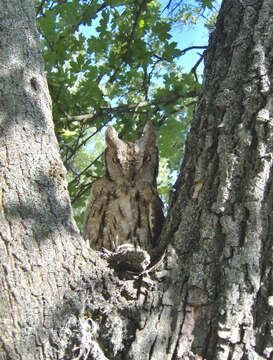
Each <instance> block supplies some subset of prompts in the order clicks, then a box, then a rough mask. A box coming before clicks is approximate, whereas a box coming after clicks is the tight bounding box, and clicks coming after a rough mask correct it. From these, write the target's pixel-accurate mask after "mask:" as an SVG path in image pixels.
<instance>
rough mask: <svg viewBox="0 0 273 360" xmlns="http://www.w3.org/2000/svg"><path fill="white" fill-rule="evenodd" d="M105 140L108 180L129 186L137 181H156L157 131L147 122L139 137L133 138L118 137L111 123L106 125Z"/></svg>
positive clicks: (151, 182) (137, 182)
mask: <svg viewBox="0 0 273 360" xmlns="http://www.w3.org/2000/svg"><path fill="white" fill-rule="evenodd" d="M105 140H106V143H107V148H106V150H105V170H106V176H107V177H108V178H109V179H110V180H111V181H114V182H116V183H118V184H121V185H130V186H135V185H136V184H139V183H140V182H141V183H143V182H144V183H150V184H153V185H155V182H156V177H157V173H158V150H157V145H156V140H157V138H156V133H155V130H154V128H153V126H152V124H151V123H150V122H148V123H147V124H146V125H145V127H144V130H143V135H142V137H141V138H140V139H138V140H136V141H135V142H126V141H123V140H121V139H119V137H118V133H117V132H116V130H115V129H114V128H113V127H112V126H109V127H108V129H107V131H106V136H105Z"/></svg>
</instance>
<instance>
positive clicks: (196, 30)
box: [82, 0, 221, 74]
mask: <svg viewBox="0 0 273 360" xmlns="http://www.w3.org/2000/svg"><path fill="white" fill-rule="evenodd" d="M159 1H160V2H161V3H162V5H163V8H164V7H165V6H166V5H167V4H168V2H169V0H159ZM219 2H221V0H215V3H216V6H217V5H218V6H219ZM189 3H191V4H193V5H196V1H195V0H187V4H189ZM218 6H217V7H218ZM208 14H209V11H206V12H205V13H204V17H200V18H199V22H198V23H197V24H189V25H186V26H183V27H182V26H181V25H176V26H175V27H174V28H173V29H172V30H171V35H172V38H171V39H170V41H175V42H177V47H178V48H179V49H180V50H183V49H185V48H188V47H190V46H206V45H207V44H208V39H209V32H208V30H207V28H205V27H204V23H205V21H206V19H205V17H206V16H207V15H208ZM164 16H167V12H165V13H164ZM98 24H99V18H98V19H95V20H94V22H93V24H92V27H82V31H83V33H84V35H85V36H87V37H88V36H91V35H92V34H94V33H96V31H95V28H96V26H97V25H98ZM203 51H204V50H203V49H194V50H190V51H187V52H186V53H185V54H184V55H183V56H181V58H180V59H179V60H178V64H179V65H181V66H182V67H183V69H184V70H185V72H189V71H191V69H192V67H193V66H194V65H195V64H196V62H197V61H198V60H199V59H200V55H198V53H202V52H203ZM198 73H200V74H202V73H203V63H201V64H200V65H199V67H198Z"/></svg>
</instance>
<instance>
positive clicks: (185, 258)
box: [0, 0, 273, 360]
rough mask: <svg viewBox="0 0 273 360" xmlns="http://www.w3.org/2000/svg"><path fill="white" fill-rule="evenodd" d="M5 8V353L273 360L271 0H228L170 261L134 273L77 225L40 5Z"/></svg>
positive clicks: (1, 213)
mask: <svg viewBox="0 0 273 360" xmlns="http://www.w3.org/2000/svg"><path fill="white" fill-rule="evenodd" d="M0 14H1V24H0V45H1V52H0V72H1V83H0V104H1V108H0V135H1V137H0V146H1V151H0V174H1V189H0V191H1V193H0V219H1V221H0V257H1V259H0V260H1V267H0V279H1V292H0V359H15V360H17V359H23V360H31V359H35V360H36V359H73V358H75V359H76V358H77V359H84V358H86V359H87V358H88V359H104V360H105V359H109V360H110V359H111V360H112V359H115V360H121V359H126V360H127V359H128V360H161V359H162V360H178V359H221V360H222V359H228V360H231V359H270V358H272V356H273V350H272V349H273V344H272V328H273V325H272V315H273V314H272V311H273V310H272V308H273V300H272V285H273V278H272V242H273V237H272V233H273V231H272V230H273V229H272V228H273V224H272V198H273V197H272V195H273V189H272V186H273V185H272V152H273V143H272V138H273V137H272V126H273V120H272V104H273V99H272V63H273V53H272V43H273V22H272V19H273V16H272V15H273V14H272V1H271V0H255V1H254V0H253V1H250V0H248V1H247V0H241V1H239V0H224V1H223V4H222V9H221V11H220V14H219V18H218V22H217V27H216V30H215V32H214V33H213V34H212V36H211V39H210V44H209V47H208V50H207V56H206V72H205V80H204V84H203V89H202V94H201V96H200V99H199V101H198V104H197V107H196V110H195V115H194V119H193V122H192V126H191V131H190V134H189V136H188V139H187V144H186V152H185V158H184V160H183V165H182V169H181V174H180V176H179V178H178V180H177V183H176V186H175V190H174V193H173V195H172V200H171V203H170V209H169V213H168V217H167V220H166V223H165V226H164V229H163V233H162V235H161V242H162V244H165V243H166V242H168V243H169V245H168V249H167V255H166V257H165V259H164V262H163V264H162V265H161V267H160V268H159V269H158V270H157V271H156V272H155V273H154V274H151V275H150V277H149V276H144V277H142V278H141V277H140V278H139V279H131V280H120V279H119V278H118V277H117V274H115V273H114V271H113V270H111V269H109V267H107V266H106V265H105V263H104V262H103V261H102V260H100V259H99V258H98V257H97V255H96V253H94V252H93V251H92V250H91V249H89V248H88V247H87V245H86V243H85V242H84V241H83V240H82V238H81V237H80V234H79V232H78V230H77V228H76V226H75V224H74V221H73V218H72V214H71V207H70V201H69V198H68V193H67V190H66V180H65V170H64V168H63V165H62V163H61V161H60V157H59V155H58V146H57V142H56V139H55V135H54V132H53V123H52V118H51V105H50V99H49V95H48V89H47V85H46V81H45V77H44V74H43V67H42V64H41V57H40V54H39V43H38V39H37V32H36V28H35V19H34V15H33V14H34V13H33V6H32V3H31V1H29V0H21V1H19V2H18V1H16V0H9V1H7V0H4V1H2V2H1V3H0Z"/></svg>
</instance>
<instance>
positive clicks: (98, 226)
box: [83, 178, 111, 249]
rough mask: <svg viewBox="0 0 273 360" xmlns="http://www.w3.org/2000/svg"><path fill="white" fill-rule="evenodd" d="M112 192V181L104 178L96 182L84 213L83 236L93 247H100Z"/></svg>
mask: <svg viewBox="0 0 273 360" xmlns="http://www.w3.org/2000/svg"><path fill="white" fill-rule="evenodd" d="M110 192H111V182H110V181H109V180H107V179H106V178H102V179H100V180H97V181H96V182H94V184H93V186H92V190H91V194H90V197H89V200H88V204H87V208H86V210H85V215H84V225H83V236H84V238H85V239H87V240H89V242H90V245H91V247H92V248H95V249H100V248H101V245H100V240H102V233H103V228H104V218H105V213H106V208H107V203H108V199H109V193H110Z"/></svg>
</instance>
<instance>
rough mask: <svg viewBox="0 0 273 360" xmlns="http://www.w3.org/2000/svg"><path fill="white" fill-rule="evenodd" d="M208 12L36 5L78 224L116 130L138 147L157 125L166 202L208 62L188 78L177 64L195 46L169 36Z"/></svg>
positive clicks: (125, 4)
mask: <svg viewBox="0 0 273 360" xmlns="http://www.w3.org/2000/svg"><path fill="white" fill-rule="evenodd" d="M211 3H212V1H199V2H197V4H196V5H195V6H194V5H189V4H187V3H184V2H181V3H172V2H171V1H170V2H169V3H168V4H167V5H166V6H163V5H162V4H161V3H159V2H156V1H146V0H144V1H136V2H131V1H129V0H126V1H110V2H104V1H101V0H97V1H92V2H91V1H82V0H73V1H54V0H48V1H36V15H37V17H38V29H39V32H40V35H41V40H42V41H41V42H42V49H43V56H44V60H45V67H46V72H47V80H48V84H49V89H50V94H51V97H52V100H53V119H54V123H55V131H56V135H57V138H58V142H59V145H60V150H61V152H60V153H61V156H62V159H63V161H64V165H65V167H66V168H67V170H68V180H69V192H70V196H71V199H72V204H73V207H74V214H75V217H76V220H77V222H78V224H79V225H81V223H82V218H83V213H84V209H85V207H86V202H87V198H88V195H89V189H90V186H91V185H92V182H93V181H94V180H95V179H97V178H98V177H99V176H101V175H102V157H101V155H102V152H103V148H104V145H102V144H104V139H103V132H104V130H105V127H106V125H108V124H109V123H111V122H112V123H114V124H115V127H116V128H117V130H118V131H119V132H121V133H122V136H123V137H126V138H127V139H135V138H136V137H138V136H139V135H140V133H141V131H142V128H143V125H144V123H145V122H146V121H147V120H148V119H149V120H152V121H153V123H154V126H155V127H156V128H157V130H158V132H159V134H160V137H159V149H160V158H161V163H162V166H161V172H160V175H161V176H160V179H159V183H160V185H161V186H160V188H159V191H160V192H161V195H162V196H163V198H164V200H165V201H167V200H168V195H169V191H170V188H171V179H172V177H173V176H171V173H172V172H174V171H178V169H179V166H180V163H181V158H182V156H183V149H184V141H185V136H186V133H187V129H188V126H189V122H190V120H191V118H192V110H193V105H194V104H195V102H196V96H197V94H198V92H199V88H200V85H199V83H198V79H197V66H198V64H200V62H201V61H202V59H203V54H201V55H200V61H199V62H198V63H197V64H192V68H193V69H192V72H191V73H189V74H187V73H186V72H185V71H184V69H183V68H182V67H181V66H179V65H178V59H180V58H181V57H183V54H185V53H186V52H187V51H192V50H193V49H194V48H195V47H194V46H193V47H190V48H188V49H181V50H179V49H178V47H177V43H176V42H174V41H173V39H172V36H171V29H172V27H173V26H174V24H179V26H181V27H182V26H184V25H185V24H187V23H194V22H196V21H198V16H201V13H204V10H205V8H206V7H208V6H210V7H212V4H211ZM177 26H178V25H177ZM197 45H199V46H197V48H200V51H202V52H203V51H204V49H205V48H206V44H197ZM200 45H202V46H200ZM94 144H96V145H94Z"/></svg>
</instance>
